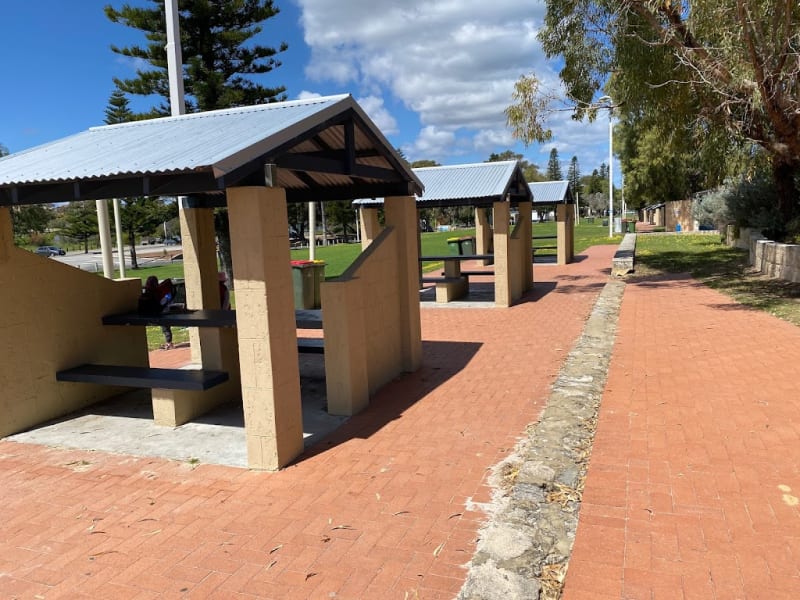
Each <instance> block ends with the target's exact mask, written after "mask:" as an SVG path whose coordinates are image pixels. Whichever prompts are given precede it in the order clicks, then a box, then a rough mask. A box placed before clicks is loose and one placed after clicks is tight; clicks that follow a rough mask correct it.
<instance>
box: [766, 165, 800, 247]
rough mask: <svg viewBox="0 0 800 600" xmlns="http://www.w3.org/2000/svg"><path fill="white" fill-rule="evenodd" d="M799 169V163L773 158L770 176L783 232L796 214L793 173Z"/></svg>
mask: <svg viewBox="0 0 800 600" xmlns="http://www.w3.org/2000/svg"><path fill="white" fill-rule="evenodd" d="M799 170H800V164H797V163H796V162H793V161H780V160H779V159H778V158H777V157H774V158H773V163H772V177H773V180H774V182H775V192H776V194H777V196H778V211H779V212H780V215H781V221H782V223H781V225H782V230H783V233H784V234H785V233H787V228H788V227H789V224H790V223H791V222H792V220H793V219H794V218H795V216H796V215H797V203H798V202H797V188H796V187H795V183H794V180H795V175H796V174H797V173H798V171H799Z"/></svg>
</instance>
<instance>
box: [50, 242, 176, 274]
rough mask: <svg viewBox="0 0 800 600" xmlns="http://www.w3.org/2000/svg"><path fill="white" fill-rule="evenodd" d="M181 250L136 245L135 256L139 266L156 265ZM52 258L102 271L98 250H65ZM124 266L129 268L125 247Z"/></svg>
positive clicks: (71, 264)
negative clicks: (63, 254) (64, 252)
mask: <svg viewBox="0 0 800 600" xmlns="http://www.w3.org/2000/svg"><path fill="white" fill-rule="evenodd" d="M181 252H182V248H181V246H179V245H178V246H176V245H173V246H164V245H163V244H156V245H153V246H136V258H137V260H138V262H139V266H140V267H143V266H157V265H164V264H170V262H171V261H170V257H171V256H174V255H175V254H180V253H181ZM113 259H114V268H115V269H116V268H119V259H118V257H117V252H116V250H115V251H114V253H113ZM52 260H57V261H59V262H62V263H64V264H68V265H70V266H72V267H76V268H78V269H82V270H84V271H89V272H92V273H102V272H103V255H102V254H101V253H100V251H99V250H89V253H88V254H86V253H84V252H67V254H66V255H65V256H54V257H52ZM125 268H126V269H130V268H132V266H131V260H130V248H125Z"/></svg>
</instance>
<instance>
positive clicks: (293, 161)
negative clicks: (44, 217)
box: [0, 95, 422, 205]
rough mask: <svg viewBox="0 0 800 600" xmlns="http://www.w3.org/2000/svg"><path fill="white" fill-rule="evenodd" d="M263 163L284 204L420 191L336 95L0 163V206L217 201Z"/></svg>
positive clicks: (144, 127)
mask: <svg viewBox="0 0 800 600" xmlns="http://www.w3.org/2000/svg"><path fill="white" fill-rule="evenodd" d="M267 163H272V164H276V165H277V166H278V169H277V181H274V182H273V184H274V185H277V186H279V187H283V188H285V189H286V192H287V200H289V201H295V202H302V201H306V202H307V201H309V200H320V201H324V200H343V199H351V198H353V197H354V196H356V197H357V196H363V195H365V194H367V193H375V194H392V195H409V194H412V193H415V192H416V193H421V192H422V185H421V184H420V182H419V179H418V178H417V177H416V175H414V173H413V172H412V171H411V169H410V168H409V167H408V165H407V163H406V162H405V161H404V160H403V159H402V158H401V157H400V155H399V154H398V153H397V151H396V150H395V149H394V148H393V147H392V145H391V144H389V142H388V141H387V140H386V138H385V137H384V136H383V134H382V133H381V131H380V130H379V129H378V128H377V126H376V125H375V124H374V123H373V122H372V121H371V120H370V119H369V117H368V116H367V115H366V113H365V112H364V111H363V109H362V108H361V107H360V106H359V105H358V103H357V102H356V101H355V100H354V99H353V98H352V97H351V96H350V95H338V96H327V97H320V98H312V99H309V100H297V101H292V102H278V103H272V104H259V105H256V106H246V107H240V108H232V109H224V110H215V111H208V112H201V113H192V114H187V115H181V116H178V117H165V118H161V119H151V120H145V121H135V122H131V123H122V124H118V125H105V126H102V127H93V128H91V129H89V130H87V131H84V132H82V133H79V134H76V135H73V136H70V137H67V138H63V139H61V140H57V141H55V142H51V143H49V144H45V145H42V146H38V147H36V148H31V149H30V150H25V151H22V152H18V153H15V154H12V155H10V156H7V157H4V158H2V159H0V204H1V205H9V204H37V203H48V202H61V201H69V200H85V199H96V198H108V197H126V196H142V195H144V196H149V195H189V194H209V193H210V194H215V193H216V194H217V196H219V194H218V192H220V191H222V190H223V189H225V188H226V187H230V186H231V185H263V184H264V181H265V180H264V174H263V169H264V165H265V164H267ZM223 199H224V197H223Z"/></svg>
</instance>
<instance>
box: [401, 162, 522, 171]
mask: <svg viewBox="0 0 800 600" xmlns="http://www.w3.org/2000/svg"><path fill="white" fill-rule="evenodd" d="M516 164H517V161H515V160H496V161H492V162H479V163H466V164H460V165H439V166H437V167H414V169H413V170H414V171H432V170H434V169H467V168H474V167H491V166H498V165H502V166H509V165H516Z"/></svg>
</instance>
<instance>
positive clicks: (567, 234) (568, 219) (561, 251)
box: [556, 204, 575, 265]
mask: <svg viewBox="0 0 800 600" xmlns="http://www.w3.org/2000/svg"><path fill="white" fill-rule="evenodd" d="M556 221H557V223H556V232H557V239H556V245H557V246H558V264H559V265H566V264H568V263H571V262H572V260H573V259H574V257H575V237H574V236H575V216H574V211H573V209H572V205H571V204H559V205H558V206H557V207H556Z"/></svg>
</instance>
